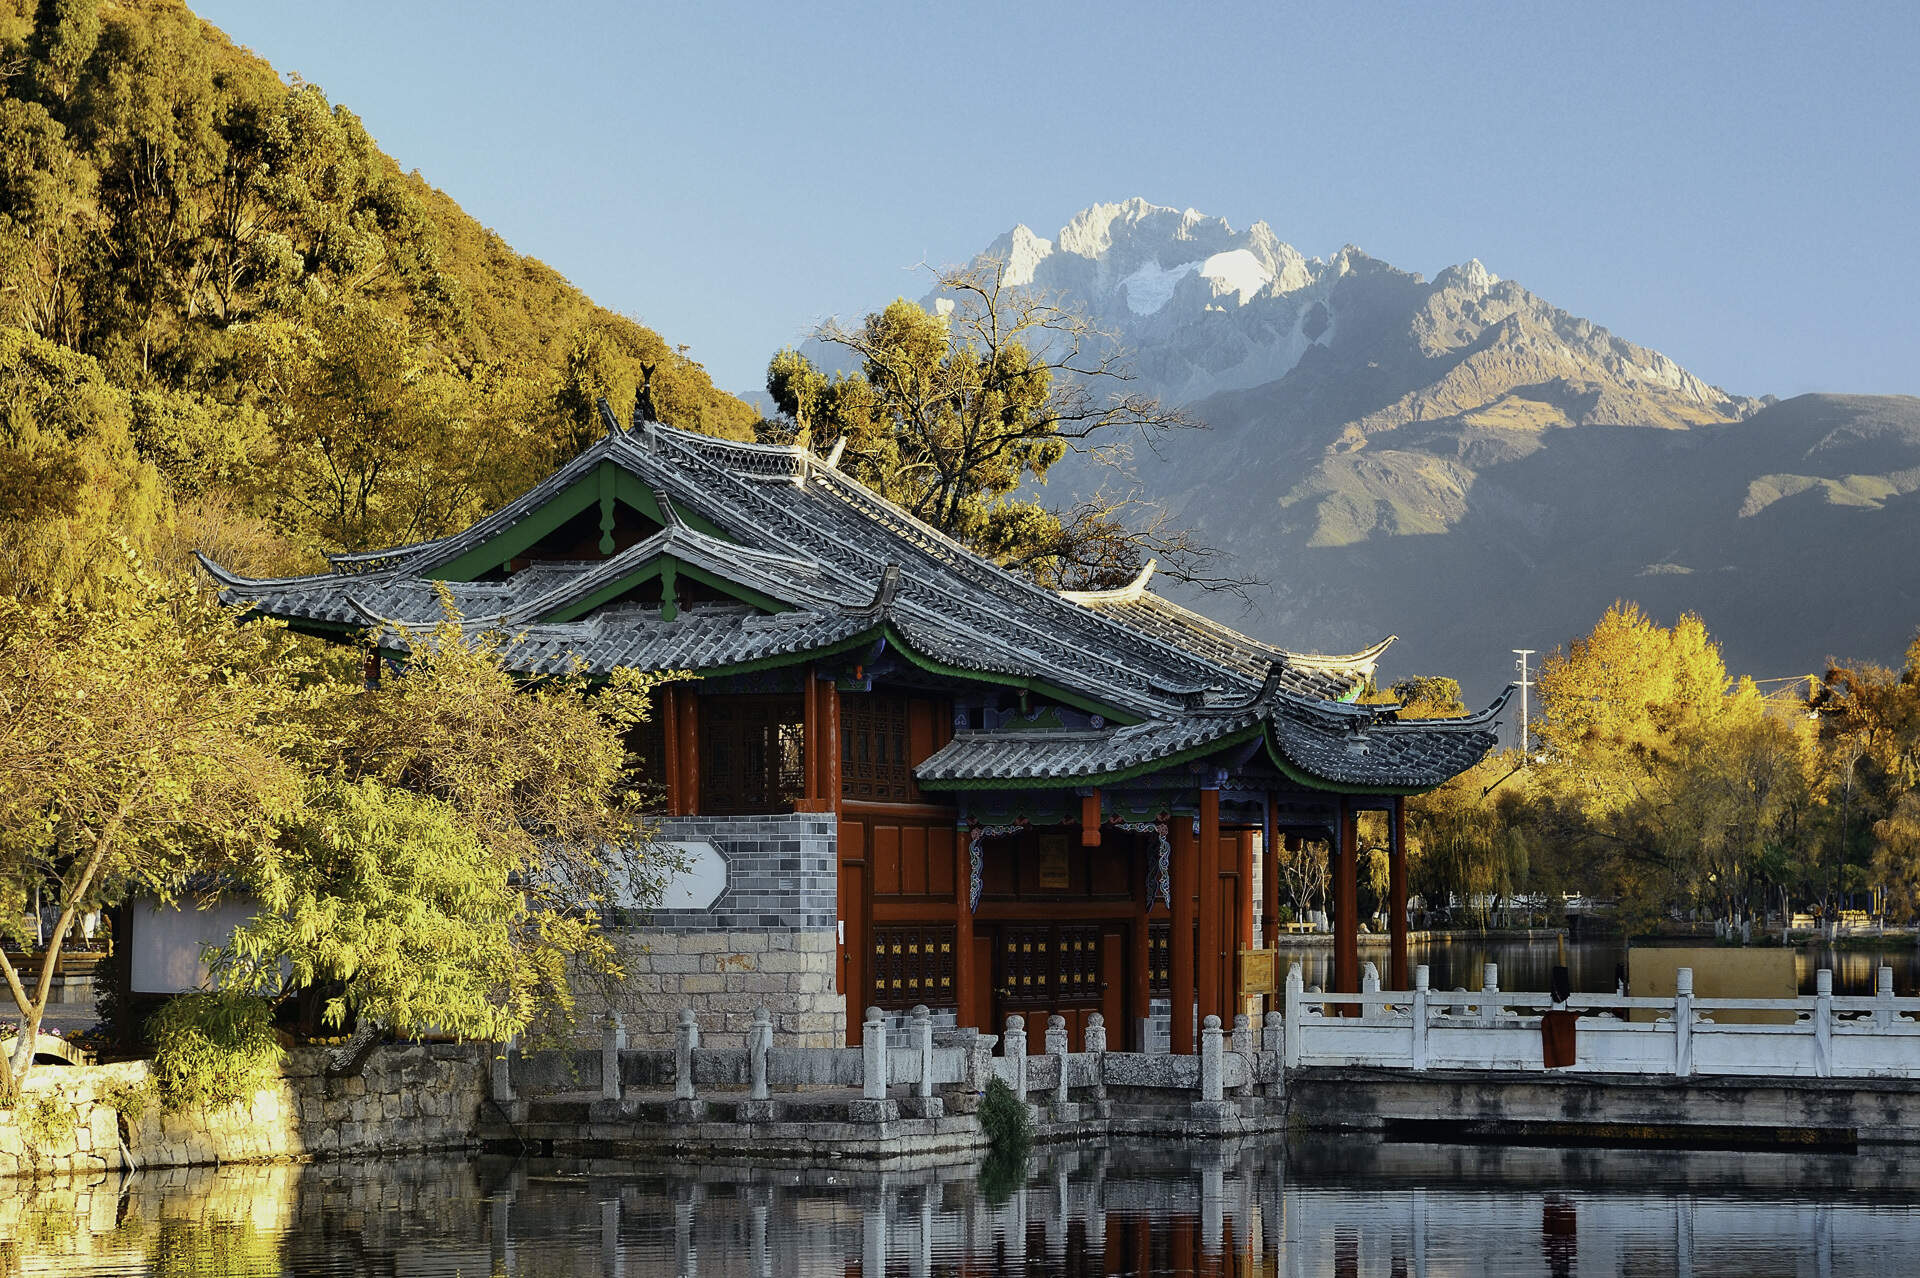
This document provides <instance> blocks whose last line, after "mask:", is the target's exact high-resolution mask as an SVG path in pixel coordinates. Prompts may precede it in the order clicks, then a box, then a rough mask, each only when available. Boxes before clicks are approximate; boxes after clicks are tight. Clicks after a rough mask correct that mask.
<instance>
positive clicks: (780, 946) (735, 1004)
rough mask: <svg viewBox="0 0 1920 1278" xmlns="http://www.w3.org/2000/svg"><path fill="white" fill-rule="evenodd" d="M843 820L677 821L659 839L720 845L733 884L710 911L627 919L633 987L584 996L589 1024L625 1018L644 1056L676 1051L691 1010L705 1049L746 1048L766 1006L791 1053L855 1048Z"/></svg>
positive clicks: (620, 934) (617, 933)
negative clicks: (841, 960) (610, 1013)
mask: <svg viewBox="0 0 1920 1278" xmlns="http://www.w3.org/2000/svg"><path fill="white" fill-rule="evenodd" d="M837 833H838V831H837V822H836V819H835V818H834V817H833V816H832V815H830V814H825V813H782V814H778V815H771V816H741V817H675V818H672V819H670V820H667V821H665V822H662V823H661V826H660V831H659V837H660V838H661V839H667V840H673V841H676V842H694V841H701V842H706V843H711V844H712V845H713V847H714V850H715V851H716V852H718V853H719V854H720V856H721V858H722V859H723V860H725V862H726V864H727V886H726V888H725V890H724V891H722V892H721V894H720V896H719V898H718V899H716V900H715V901H714V903H713V905H712V907H711V908H708V909H704V910H649V911H621V912H620V914H619V916H618V918H617V922H618V923H619V924H620V925H621V926H617V927H615V928H613V929H611V930H612V933H613V936H612V939H613V942H614V945H615V948H616V949H617V951H618V953H619V956H620V965H621V967H622V968H623V969H624V971H625V974H626V976H625V980H624V981H622V982H620V983H619V984H618V985H616V986H615V987H614V988H612V989H582V990H581V991H580V1000H579V1008H578V1011H579V1013H580V1015H579V1019H578V1024H579V1025H580V1026H581V1027H582V1028H583V1029H586V1028H591V1027H592V1026H593V1024H594V1023H595V1021H596V1020H597V1019H598V1017H599V1016H601V1015H603V1014H604V1012H605V1011H606V1009H607V1008H608V1007H609V1006H612V1007H617V1008H619V1009H620V1011H621V1013H622V1015H623V1017H624V1018H625V1022H626V1026H627V1036H628V1041H629V1042H630V1043H631V1044H632V1045H633V1046H635V1047H664V1046H668V1045H670V1044H671V1043H672V1042H673V1034H674V1027H675V1025H677V1024H678V1022H679V1017H680V1009H681V1008H683V1007H691V1008H693V1009H694V1012H695V1013H696V1015H697V1016H698V1017H699V1021H700V1034H701V1041H702V1042H703V1043H705V1044H707V1045H709V1046H712V1047H742V1046H744V1045H745V1043H746V1030H747V1027H748V1026H749V1025H750V1024H751V1023H752V1019H753V1012H754V1009H755V1008H759V1007H764V1008H766V1009H768V1010H769V1011H770V1012H771V1013H772V1014H773V1027H774V1042H775V1044H776V1045H777V1046H780V1047H839V1046H843V1045H844V1044H845V1043H846V1010H845V1009H846V1004H845V1000H844V999H843V998H842V997H841V996H840V995H839V994H837V993H835V992H834V967H835V964H836V962H837V961H838V933H837V927H836V925H837V923H838V921H839V920H838V905H839V894H838V886H837V874H838V870H839V866H838V843H837Z"/></svg>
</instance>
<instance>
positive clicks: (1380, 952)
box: [1281, 940, 1920, 998]
mask: <svg viewBox="0 0 1920 1278" xmlns="http://www.w3.org/2000/svg"><path fill="white" fill-rule="evenodd" d="M1704 944H1709V945H1710V944H1712V942H1711V941H1707V942H1704ZM1562 954H1564V955H1565V958H1564V959H1563V958H1562V957H1561V956H1562ZM1295 961H1297V962H1299V964H1300V966H1301V975H1302V977H1303V978H1304V979H1305V981H1306V983H1307V985H1308V986H1309V987H1311V986H1314V985H1319V986H1320V987H1321V988H1323V989H1324V988H1326V987H1327V986H1328V985H1329V984H1330V982H1331V981H1332V978H1333V950H1332V947H1330V946H1323V947H1316V948H1313V949H1298V950H1290V951H1283V952H1282V954H1281V963H1282V964H1283V965H1284V964H1286V963H1289V962H1295ZM1360 961H1361V962H1363V963H1366V962H1372V963H1374V964H1376V965H1377V966H1378V967H1379V968H1380V972H1381V977H1382V979H1383V980H1384V979H1385V976H1386V969H1387V950H1386V947H1384V946H1379V947H1374V946H1368V947H1365V948H1363V949H1362V950H1361V951H1360ZM1408 961H1409V962H1411V963H1416V964H1418V963H1425V964H1426V965H1427V979H1428V980H1429V981H1430V982H1431V984H1432V987H1433V988H1434V989H1436V990H1450V989H1453V988H1455V987H1456V986H1465V987H1466V988H1467V989H1473V990H1477V989H1479V988H1480V974H1481V971H1482V969H1483V967H1484V965H1485V964H1487V963H1498V964H1499V965H1500V988H1502V989H1507V990H1545V989H1548V988H1550V983H1551V981H1552V979H1553V968H1554V965H1555V964H1557V963H1561V962H1565V963H1566V965H1567V975H1568V977H1569V978H1570V979H1571V980H1572V982H1573V988H1574V989H1576V990H1580V991H1583V992H1585V993H1589V994H1600V993H1611V992H1612V991H1613V988H1614V972H1615V968H1616V966H1619V965H1624V964H1625V963H1626V961H1627V949H1626V945H1625V944H1624V943H1622V942H1618V941H1575V942H1569V943H1567V944H1566V946H1565V947H1564V949H1563V948H1562V947H1561V945H1560V944H1558V943H1557V942H1554V941H1475V940H1454V941H1440V942H1421V943H1419V944H1416V945H1412V946H1409V947H1408ZM1794 964H1795V967H1796V968H1797V969H1798V970H1799V975H1800V992H1801V993H1802V994H1811V993H1813V992H1814V974H1815V973H1816V972H1817V971H1818V970H1819V969H1820V968H1822V967H1829V968H1832V969H1833V992H1834V993H1835V994H1861V995H1866V994H1872V993H1873V989H1874V985H1873V983H1874V970H1875V969H1876V968H1878V967H1879V966H1880V965H1881V964H1885V965H1886V966H1888V967H1891V968H1892V969H1893V989H1894V993H1895V994H1897V995H1899V996H1901V997H1903V998H1907V997H1911V996H1913V995H1914V994H1916V993H1920V949H1917V948H1916V947H1914V946H1911V945H1908V946H1903V947H1901V948H1900V949H1897V950H1889V951H1885V952H1881V953H1867V952H1861V951H1855V950H1844V951H1842V950H1835V949H1833V948H1831V947H1827V946H1820V947H1809V946H1801V947H1799V948H1797V949H1796V950H1794Z"/></svg>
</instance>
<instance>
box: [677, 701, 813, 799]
mask: <svg viewBox="0 0 1920 1278" xmlns="http://www.w3.org/2000/svg"><path fill="white" fill-rule="evenodd" d="M805 763H806V721H805V717H804V710H803V708H802V706H801V704H800V698H799V697H797V696H714V697H702V698H700V810H701V811H702V812H704V813H709V814H711V815H714V816H729V815H737V814H743V813H750V812H791V811H792V810H793V807H794V805H795V804H796V803H798V802H799V801H800V799H801V798H802V797H804V794H805V785H806V780H805V778H806V772H805Z"/></svg>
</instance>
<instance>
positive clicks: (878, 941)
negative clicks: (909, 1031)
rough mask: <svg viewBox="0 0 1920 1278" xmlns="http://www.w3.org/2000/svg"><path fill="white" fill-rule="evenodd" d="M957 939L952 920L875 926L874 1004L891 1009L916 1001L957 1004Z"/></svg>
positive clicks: (941, 1005) (942, 1004)
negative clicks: (906, 925)
mask: <svg viewBox="0 0 1920 1278" xmlns="http://www.w3.org/2000/svg"><path fill="white" fill-rule="evenodd" d="M953 940H954V930H953V925H952V924H951V923H948V924H944V925H943V924H927V925H919V924H916V925H912V926H908V927H896V926H884V927H876V928H874V929H873V963H872V966H871V968H870V970H871V971H872V973H873V997H872V999H871V1002H872V1003H873V1005H874V1006H876V1007H884V1008H887V1009H889V1010H891V1011H901V1010H904V1009H906V1008H910V1007H912V1006H913V1005H914V1004H915V1003H925V1004H926V1005H927V1006H928V1007H953V1006H955V1005H956V992H955V990H954V984H953V973H954V952H953Z"/></svg>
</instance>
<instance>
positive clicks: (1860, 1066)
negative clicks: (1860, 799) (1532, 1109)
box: [1282, 963, 1920, 1079]
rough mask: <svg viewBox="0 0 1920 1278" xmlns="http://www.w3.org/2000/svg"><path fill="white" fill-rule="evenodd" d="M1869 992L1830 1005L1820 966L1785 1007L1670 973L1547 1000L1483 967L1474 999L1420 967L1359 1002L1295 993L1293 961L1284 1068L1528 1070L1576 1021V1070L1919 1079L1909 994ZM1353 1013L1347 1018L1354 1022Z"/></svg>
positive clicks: (1919, 1051)
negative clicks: (1642, 987)
mask: <svg viewBox="0 0 1920 1278" xmlns="http://www.w3.org/2000/svg"><path fill="white" fill-rule="evenodd" d="M1876 986H1877V988H1876V992H1875V993H1874V994H1873V995H1871V996H1865V997H1836V996H1835V995H1834V993H1833V973H1832V972H1831V971H1830V970H1826V969H1822V970H1821V971H1820V972H1819V973H1818V974H1817V976H1816V992H1815V993H1813V994H1811V995H1803V996H1800V997H1796V998H1782V999H1765V998H1701V997H1698V996H1697V995H1696V994H1695V993H1694V987H1693V972H1692V970H1691V969H1689V968H1684V967H1683V968H1681V969H1680V970H1679V972H1678V977H1677V980H1676V982H1675V987H1676V990H1675V993H1674V995H1673V996H1672V997H1668V998H1647V997H1629V996H1626V995H1621V994H1573V995H1571V996H1570V997H1569V999H1568V1000H1567V1002H1566V1003H1564V1004H1555V1003H1554V1001H1553V997H1552V995H1550V994H1546V993H1539V992H1521V991H1509V990H1502V989H1501V988H1500V974H1499V969H1498V967H1497V966H1496V965H1495V964H1492V963H1489V964H1487V965H1486V969H1485V971H1484V973H1483V975H1482V978H1481V986H1480V988H1479V989H1478V990H1454V991H1451V992H1447V991H1437V990H1434V989H1431V988H1430V987H1429V982H1428V973H1427V968H1426V967H1425V966H1424V965H1423V966H1421V967H1418V968H1416V969H1415V974H1414V983H1413V989H1411V990H1407V991H1384V990H1381V989H1379V988H1378V985H1377V982H1375V983H1370V984H1369V988H1366V989H1364V990H1363V991H1362V992H1361V993H1359V994H1327V993H1321V992H1318V991H1313V992H1308V991H1306V990H1304V989H1303V988H1302V983H1301V975H1300V968H1299V965H1298V964H1295V965H1294V967H1293V969H1292V970H1291V971H1290V972H1289V974H1288V977H1287V1012H1286V1027H1285V1032H1284V1034H1283V1036H1282V1037H1283V1041H1284V1043H1285V1060H1286V1067H1287V1068H1288V1069H1297V1068H1301V1067H1354V1068H1375V1069H1404V1070H1411V1071H1414V1072H1424V1071H1427V1070H1541V1071H1544V1070H1545V1069H1546V1068H1547V1066H1546V1063H1545V1054H1544V1050H1543V1039H1542V1032H1541V1017H1542V1013H1544V1012H1547V1011H1549V1010H1552V1009H1554V1008H1556V1007H1558V1008H1561V1009H1562V1010H1565V1011H1569V1012H1573V1013H1575V1014H1576V1015H1577V1016H1578V1020H1577V1022H1576V1027H1575V1028H1576V1033H1575V1044H1576V1050H1575V1057H1574V1060H1573V1062H1572V1064H1570V1065H1567V1066H1564V1067H1562V1068H1565V1069H1567V1070H1569V1071H1571V1072H1575V1073H1594V1074H1632V1075H1640V1076H1645V1077H1672V1078H1689V1077H1694V1076H1698V1075H1718V1076H1730V1075H1739V1076H1743V1077H1752V1078H1863V1079H1864V1078H1886V1079H1920V998H1895V997H1894V993H1893V971H1892V969H1891V968H1886V967H1882V968H1881V969H1879V973H1878V976H1877V981H1876ZM1355 1013H1358V1014H1357V1015H1356V1014H1355Z"/></svg>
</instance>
